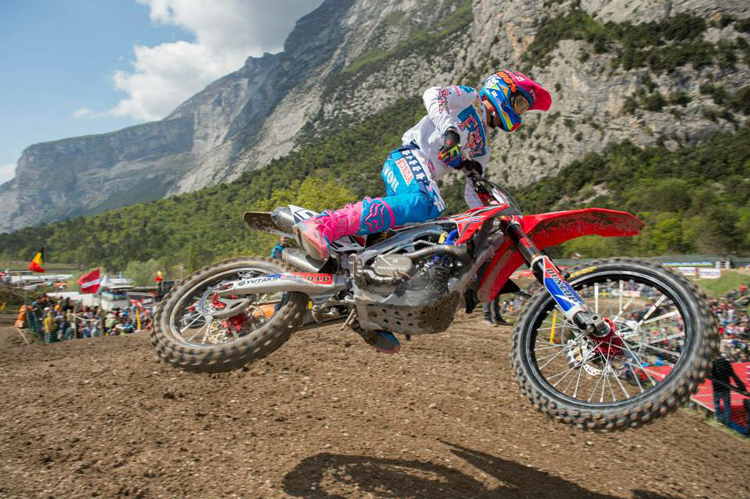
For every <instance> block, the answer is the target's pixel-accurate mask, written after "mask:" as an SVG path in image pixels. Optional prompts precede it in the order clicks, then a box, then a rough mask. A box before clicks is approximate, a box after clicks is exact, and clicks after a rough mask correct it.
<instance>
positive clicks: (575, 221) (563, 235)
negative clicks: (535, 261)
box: [478, 208, 645, 302]
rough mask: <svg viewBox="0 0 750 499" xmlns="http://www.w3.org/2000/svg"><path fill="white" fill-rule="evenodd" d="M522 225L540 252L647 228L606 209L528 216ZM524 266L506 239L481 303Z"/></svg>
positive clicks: (481, 287)
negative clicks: (580, 239) (578, 240)
mask: <svg viewBox="0 0 750 499" xmlns="http://www.w3.org/2000/svg"><path fill="white" fill-rule="evenodd" d="M519 222H520V223H521V227H522V228H523V230H524V232H526V234H528V235H529V237H530V238H531V240H532V241H534V244H535V245H536V246H537V248H539V249H540V250H543V249H545V248H548V247H550V246H555V245H557V244H561V243H564V242H565V241H569V240H571V239H575V238H577V237H582V236H592V235H598V236H603V237H618V236H634V235H636V234H638V233H639V232H640V231H641V229H642V228H643V226H644V225H645V224H644V223H643V222H642V221H640V220H639V219H638V218H637V217H635V216H633V215H631V214H630V213H626V212H624V211H616V210H606V209H604V208H586V209H583V210H570V211H558V212H554V213H541V214H538V215H526V216H524V217H522V218H521V217H519ZM523 263H524V259H523V256H521V254H520V253H519V252H518V250H516V248H515V247H514V246H513V242H512V241H511V240H510V239H509V238H506V241H505V242H504V243H503V245H502V246H501V247H500V249H499V250H498V251H497V253H495V256H494V257H493V258H492V261H491V262H490V264H489V266H488V267H487V271H486V272H485V273H484V275H483V276H482V280H481V281H480V284H479V291H478V295H479V299H480V301H483V302H488V301H490V300H492V299H493V298H494V297H495V295H497V293H498V291H500V290H501V289H502V287H503V286H504V285H505V282H506V281H507V280H508V279H509V278H510V276H511V274H513V272H515V271H516V269H517V268H518V267H520V266H521V265H522V264H523Z"/></svg>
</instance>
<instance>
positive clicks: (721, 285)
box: [695, 270, 750, 298]
mask: <svg viewBox="0 0 750 499" xmlns="http://www.w3.org/2000/svg"><path fill="white" fill-rule="evenodd" d="M695 282H696V283H697V284H698V285H699V286H700V287H701V288H703V290H704V291H705V292H706V293H707V294H708V295H709V296H711V297H714V298H719V297H721V296H724V295H726V294H727V293H729V292H730V291H734V290H737V289H739V288H740V286H743V285H744V286H750V274H743V273H741V272H740V271H736V270H722V272H721V277H720V278H719V279H696V280H695Z"/></svg>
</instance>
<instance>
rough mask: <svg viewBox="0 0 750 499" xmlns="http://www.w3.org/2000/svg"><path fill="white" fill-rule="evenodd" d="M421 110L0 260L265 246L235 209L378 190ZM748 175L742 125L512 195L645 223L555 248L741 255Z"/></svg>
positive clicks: (399, 106)
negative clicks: (43, 254)
mask: <svg viewBox="0 0 750 499" xmlns="http://www.w3.org/2000/svg"><path fill="white" fill-rule="evenodd" d="M422 113H423V107H422V104H421V100H420V99H417V98H415V99H412V100H406V101H401V102H398V103H396V104H394V105H393V106H391V107H389V108H387V109H385V110H384V111H382V112H380V113H378V114H377V115H375V116H373V117H371V118H370V119H368V121H367V122H366V123H363V124H362V125H359V126H356V127H352V128H350V129H347V130H344V131H341V132H339V133H337V134H335V135H333V136H331V137H328V138H326V139H324V140H320V141H317V142H314V143H312V144H310V145H307V146H305V147H304V148H303V149H302V150H300V151H299V152H296V153H292V154H290V155H289V156H287V157H285V158H282V159H279V160H275V161H274V162H273V163H271V164H270V165H269V166H267V167H265V168H263V169H261V170H259V171H255V172H252V173H248V174H246V175H244V176H243V177H242V178H241V179H240V180H238V181H237V182H234V183H232V184H227V185H219V186H216V187H211V188H208V189H204V190H201V191H198V192H194V193H190V194H185V195H181V196H176V197H173V198H169V199H164V200H160V201H153V202H150V203H144V204H139V205H133V206H128V207H124V208H120V209H117V210H112V211H108V212H105V213H101V214H98V215H95V216H91V217H81V218H76V219H72V220H68V221H65V222H59V223H55V224H51V225H42V226H39V227H32V228H26V229H23V230H20V231H17V232H14V233H12V234H0V248H2V257H4V258H7V259H25V258H30V257H31V255H32V253H33V252H35V251H37V250H38V249H39V248H40V247H41V246H42V245H43V244H44V245H46V247H47V251H48V256H47V258H48V259H54V260H56V261H69V262H75V263H78V264H80V265H81V266H94V265H103V266H104V267H105V268H108V269H111V270H117V269H124V268H126V267H127V266H128V264H129V263H130V264H131V265H134V266H136V267H137V264H134V263H133V262H145V261H147V260H150V259H155V260H158V261H159V263H160V265H161V267H162V268H164V269H170V268H172V267H174V266H175V265H177V264H182V265H183V266H184V267H186V268H187V269H188V270H191V269H194V268H197V267H199V266H201V265H204V264H206V263H208V262H210V261H212V260H216V259H219V258H223V257H228V256H232V255H239V254H252V253H265V252H266V251H267V250H268V248H269V247H270V246H271V245H272V241H273V238H272V236H266V235H262V234H258V233H255V232H251V231H249V230H248V229H247V228H245V227H244V225H243V223H242V222H241V216H242V213H243V212H244V211H246V210H249V209H258V210H271V209H273V208H274V207H275V206H279V205H282V204H287V203H295V204H299V205H303V206H306V207H309V208H312V209H316V210H320V209H323V208H331V207H336V206H340V205H341V204H343V203H344V202H346V201H351V200H354V199H357V198H360V197H362V196H364V195H379V194H382V192H383V183H382V181H381V179H380V167H381V165H382V162H383V159H384V158H385V157H386V155H387V154H388V152H389V151H390V150H391V149H393V148H394V147H396V146H397V145H398V144H399V142H400V136H401V133H402V132H403V130H405V129H407V128H408V127H410V126H411V125H413V123H415V122H416V120H417V119H418V118H419V117H420V116H421V114H422ZM749 179H750V128H749V127H747V126H745V127H743V128H740V129H739V130H738V131H737V132H736V133H734V134H715V135H712V136H710V137H709V138H707V139H705V140H704V141H703V142H701V143H700V144H698V145H697V146H686V147H683V148H681V149H679V150H677V151H674V152H673V151H669V150H668V149H666V148H664V147H653V148H648V149H640V148H638V147H635V146H633V145H631V144H629V143H624V144H619V145H616V146H613V147H610V148H609V149H607V150H606V151H605V152H604V153H603V154H589V155H588V156H586V157H585V158H583V159H582V160H580V161H575V162H573V163H571V164H570V165H568V166H567V167H565V168H563V169H562V171H561V172H560V173H559V174H558V175H555V176H554V177H550V178H546V179H543V180H541V181H539V182H537V183H535V184H533V185H530V186H527V187H524V188H521V189H515V190H514V194H515V195H516V196H517V197H518V199H519V201H520V203H521V206H522V208H523V209H524V210H525V211H526V212H527V213H532V212H541V211H548V210H559V209H569V208H577V207H585V206H600V207H606V208H615V209H623V210H627V211H630V212H633V213H636V214H638V216H640V217H641V218H642V219H643V220H644V221H646V222H647V223H648V227H647V228H646V229H645V231H644V233H643V234H642V235H640V236H638V237H636V238H625V239H602V238H584V239H579V240H576V241H572V242H569V243H568V244H566V245H565V246H564V247H563V248H562V249H561V250H558V252H560V253H563V254H570V253H573V252H579V253H582V254H583V255H585V256H600V255H611V254H639V255H652V254H665V253H680V252H696V251H702V252H718V253H750V180H749ZM443 194H444V196H445V197H446V200H447V202H448V207H449V208H448V212H456V211H459V210H462V209H463V201H462V197H463V182H453V183H449V184H448V185H445V186H444V187H443Z"/></svg>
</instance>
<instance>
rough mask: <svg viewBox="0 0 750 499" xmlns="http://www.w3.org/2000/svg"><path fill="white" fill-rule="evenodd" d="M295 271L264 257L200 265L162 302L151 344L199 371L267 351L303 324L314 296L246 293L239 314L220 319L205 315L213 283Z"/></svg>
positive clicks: (168, 360) (173, 361) (177, 363)
mask: <svg viewBox="0 0 750 499" xmlns="http://www.w3.org/2000/svg"><path fill="white" fill-rule="evenodd" d="M294 271H295V269H293V268H291V267H289V266H288V265H286V264H285V263H283V262H280V261H278V260H273V259H270V258H260V257H243V258H235V259H231V260H225V261H223V262H220V263H217V264H214V265H211V266H208V267H205V268H202V269H200V270H198V271H196V272H195V273H193V274H191V275H190V276H188V277H186V278H185V279H183V280H182V281H180V282H179V284H177V285H176V286H175V287H174V288H173V289H172V290H171V291H170V292H169V293H168V294H167V295H166V296H165V297H164V299H163V300H162V302H161V303H160V304H159V307H158V308H157V310H156V313H155V314H154V321H153V329H152V331H151V344H152V345H153V346H154V348H155V349H156V353H157V354H158V356H159V357H160V358H161V359H162V360H164V361H165V362H166V363H168V364H171V365H173V366H175V367H179V368H181V369H185V370H187V371H194V372H224V371H230V370H232V369H236V368H238V367H241V366H243V365H245V364H247V363H248V362H252V361H255V360H258V359H260V358H262V357H265V356H266V355H268V354H270V353H271V352H273V351H275V350H276V349H278V348H279V347H280V346H281V345H283V344H284V342H286V341H287V340H288V339H289V337H290V336H291V334H292V333H293V332H294V331H296V330H297V329H298V328H299V326H300V324H301V323H302V321H303V319H304V315H305V312H306V309H307V304H308V301H309V299H308V297H307V296H306V295H304V294H303V293H296V292H295V293H285V294H284V295H285V297H284V298H283V299H282V300H280V299H279V298H278V297H277V299H276V300H275V303H274V302H273V301H263V299H262V297H255V296H250V297H247V298H246V300H243V299H242V298H241V299H240V300H237V301H240V303H241V306H240V307H239V308H238V310H239V313H238V314H236V315H235V316H232V317H229V318H226V319H218V320H217V319H213V318H211V317H210V316H209V315H205V308H206V307H207V306H208V307H211V306H214V305H215V304H216V303H217V302H212V301H211V298H212V297H213V296H212V294H211V288H214V287H217V286H220V285H221V283H222V282H225V281H231V280H234V279H238V278H240V277H241V276H242V275H247V274H250V275H252V276H259V275H273V274H280V273H283V272H294ZM219 306H223V303H219ZM202 312H203V313H202ZM269 314H270V317H269V316H268V315H269Z"/></svg>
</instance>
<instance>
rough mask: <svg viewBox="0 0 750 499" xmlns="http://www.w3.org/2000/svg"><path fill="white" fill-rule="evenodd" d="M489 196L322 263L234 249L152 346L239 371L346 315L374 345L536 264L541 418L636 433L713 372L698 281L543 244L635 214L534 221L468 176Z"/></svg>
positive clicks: (176, 360) (522, 360)
mask: <svg viewBox="0 0 750 499" xmlns="http://www.w3.org/2000/svg"><path fill="white" fill-rule="evenodd" d="M468 175H469V177H470V178H471V179H472V180H473V184H474V187H475V190H476V191H477V194H478V196H479V198H480V200H481V201H482V203H483V206H481V207H479V208H474V209H470V210H468V211H466V212H464V213H461V214H458V215H455V216H451V217H448V218H444V219H438V220H434V221H430V222H426V223H420V224H414V225H407V226H405V227H399V228H394V229H391V230H387V231H385V232H382V233H379V234H373V235H370V236H368V237H366V238H362V237H345V238H343V239H340V240H338V241H335V242H334V243H332V244H331V250H332V251H331V255H332V256H331V258H329V259H328V261H326V262H317V261H314V260H312V259H311V258H310V257H308V256H306V254H305V253H304V252H303V251H302V250H299V249H296V248H287V249H285V250H284V251H283V253H282V259H281V260H274V259H269V258H257V257H247V258H236V259H232V260H227V261H224V262H221V263H217V264H214V265H211V266H209V267H206V268H203V269H201V270H199V271H197V272H195V273H194V274H192V275H190V276H188V277H187V278H185V279H183V280H182V281H181V282H180V283H179V284H178V285H176V286H175V287H174V289H172V291H171V292H170V293H169V294H168V295H167V296H166V297H165V298H164V300H163V301H162V302H161V304H160V305H159V307H158V309H157V312H156V314H155V318H154V328H153V331H152V336H151V338H152V343H153V345H154V347H155V348H156V350H157V352H158V354H159V356H160V357H161V358H162V359H163V360H164V361H166V362H168V363H169V364H172V365H174V366H177V367H180V368H183V369H186V370H190V371H197V372H218V371H227V370H230V369H234V368H237V367H240V366H242V365H244V364H246V363H248V362H251V361H254V360H257V359H259V358H261V357H264V356H266V355H268V354H270V353H271V352H273V351H274V350H276V349H277V348H279V347H280V346H281V345H282V344H283V343H284V342H285V341H287V340H288V339H289V337H290V335H291V334H292V333H294V332H295V331H296V330H298V329H299V328H300V327H301V326H302V323H303V321H304V320H305V317H306V316H312V318H313V319H314V320H315V321H317V322H322V321H325V320H333V319H338V320H345V322H344V324H345V326H346V327H349V328H351V329H353V330H354V331H356V332H357V333H359V334H360V335H361V336H362V337H363V338H364V339H365V340H366V341H368V342H370V341H371V340H372V338H373V335H375V334H377V333H376V331H390V332H391V333H394V334H400V335H404V336H405V337H406V338H407V339H410V338H411V337H412V336H416V335H421V334H435V333H440V332H443V331H446V330H447V329H448V328H449V327H450V325H451V323H452V321H453V318H454V316H455V314H456V312H457V310H458V309H459V307H460V306H463V307H464V308H465V310H466V312H467V313H469V312H471V311H472V310H473V309H474V308H475V307H476V306H477V304H478V303H480V302H488V301H490V300H492V299H493V298H494V297H495V295H496V294H498V293H509V292H515V291H518V287H517V286H516V285H515V283H513V281H512V280H511V279H510V278H511V274H513V272H514V271H516V270H517V269H518V268H519V267H520V266H521V265H523V264H524V263H525V264H526V265H527V266H528V267H529V269H531V271H532V272H533V275H534V276H535V277H536V279H537V280H538V281H539V283H540V284H541V285H542V289H541V290H540V291H539V292H538V293H537V294H536V295H534V296H533V297H532V298H531V299H530V300H529V301H528V302H527V304H526V305H525V308H524V310H523V312H522V314H521V316H520V318H519V320H518V321H517V323H516V325H515V328H514V331H513V335H512V339H511V341H512V347H511V362H512V365H513V369H514V371H515V376H516V378H517V381H518V383H519V384H520V386H521V390H522V392H523V393H524V394H525V395H526V396H527V397H528V398H529V400H530V401H531V402H532V403H533V404H534V405H535V406H536V407H537V408H538V409H539V410H540V411H541V412H543V413H545V414H547V415H548V416H550V417H552V418H555V419H557V420H560V421H562V422H564V423H568V424H572V425H576V426H579V427H583V428H586V429H596V430H620V429H625V428H629V427H638V426H641V425H643V424H645V423H649V422H651V421H653V420H655V419H656V418H659V417H661V416H663V415H665V414H667V413H669V412H671V411H674V410H676V408H677V407H679V406H680V405H682V404H683V403H685V402H686V401H687V400H688V398H689V397H690V395H691V394H692V393H695V391H696V390H697V388H698V385H699V384H700V383H701V382H702V381H703V379H704V378H705V376H706V374H707V372H708V371H709V370H710V366H711V362H712V359H713V357H714V355H715V352H716V351H717V347H718V328H717V324H716V322H715V319H714V318H713V315H712V314H711V312H710V310H709V308H708V305H707V300H706V297H705V295H704V294H703V293H702V292H701V291H700V290H699V289H698V288H697V287H696V286H695V285H694V284H693V283H692V282H690V281H689V280H688V279H686V278H685V277H683V276H682V275H680V274H677V273H675V272H673V271H671V270H669V269H667V268H665V267H662V266H660V265H657V264H655V263H652V262H650V261H645V260H635V259H628V258H613V259H604V260H596V261H593V262H589V263H586V264H584V265H581V266H579V267H576V268H573V269H570V270H569V271H568V272H565V273H563V272H562V271H561V270H560V269H559V268H558V267H557V266H556V265H555V264H554V262H553V261H552V259H551V258H550V257H549V256H548V255H547V254H546V253H545V252H544V249H545V248H547V247H550V246H554V245H557V244H560V243H562V242H565V241H568V240H570V239H573V238H576V237H581V236H586V235H593V234H596V235H599V236H605V237H612V236H632V235H635V234H637V233H638V232H639V231H640V229H641V228H642V227H643V225H644V224H643V223H642V222H641V221H640V220H639V219H638V218H636V217H635V216H633V215H631V214H629V213H625V212H620V211H614V210H607V209H599V208H588V209H581V210H572V211H561V212H555V213H543V214H537V215H523V214H522V213H521V210H520V209H519V207H518V204H517V203H516V202H515V200H514V199H513V198H512V197H511V196H510V194H509V193H508V192H507V191H506V190H505V189H503V188H502V187H500V186H498V185H496V184H494V183H492V182H490V181H488V180H487V179H485V178H483V177H482V176H481V175H479V174H477V173H476V172H473V173H469V174H468ZM315 215H316V214H315V213H314V212H312V211H310V210H306V209H303V208H300V207H296V206H289V207H280V208H277V209H276V210H275V211H274V212H273V213H265V212H248V213H246V214H245V221H246V222H247V223H248V225H249V226H250V227H251V228H252V229H256V230H264V231H268V232H272V233H275V234H281V235H285V236H287V237H291V232H292V226H293V225H294V224H295V223H297V222H299V221H301V220H304V219H306V218H308V217H311V216H315Z"/></svg>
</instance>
